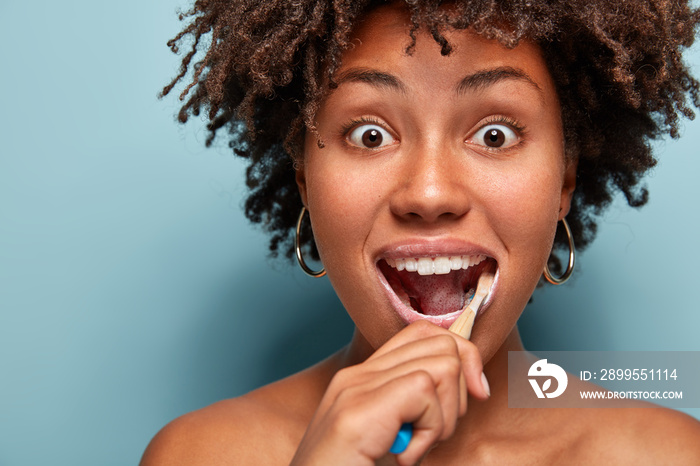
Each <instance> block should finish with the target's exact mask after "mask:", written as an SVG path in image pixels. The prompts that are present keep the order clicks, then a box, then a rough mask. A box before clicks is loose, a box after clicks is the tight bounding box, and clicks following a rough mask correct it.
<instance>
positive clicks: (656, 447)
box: [576, 403, 700, 465]
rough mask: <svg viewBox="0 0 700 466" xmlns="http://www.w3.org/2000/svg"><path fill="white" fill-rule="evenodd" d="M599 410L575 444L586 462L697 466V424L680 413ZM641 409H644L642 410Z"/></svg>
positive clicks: (699, 425)
mask: <svg viewBox="0 0 700 466" xmlns="http://www.w3.org/2000/svg"><path fill="white" fill-rule="evenodd" d="M631 406H635V407H630V408H620V409H601V410H592V411H596V413H595V418H597V419H596V421H595V422H592V423H590V424H589V428H588V429H587V432H586V434H585V435H582V436H581V437H580V441H579V442H577V448H576V450H578V452H580V453H581V454H582V455H583V456H584V457H587V459H588V460H591V461H595V462H602V463H607V464H634V465H647V464H648V465H658V464H673V465H697V464H700V422H699V421H698V420H697V419H694V418H693V417H691V416H688V415H687V414H684V413H682V412H680V411H674V410H671V409H666V408H661V407H648V406H649V405H644V404H642V403H636V404H632V405H631ZM642 406H644V407H642Z"/></svg>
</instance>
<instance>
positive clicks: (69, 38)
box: [0, 0, 700, 466]
mask: <svg viewBox="0 0 700 466" xmlns="http://www.w3.org/2000/svg"><path fill="white" fill-rule="evenodd" d="M3 3H4V4H3V17H4V19H5V21H3V23H4V25H3V27H2V28H0V50H1V51H2V59H3V65H2V73H0V88H1V89H2V92H0V108H1V109H2V114H1V115H0V136H1V138H0V465H3V466H4V465H12V466H14V465H43V464H52V465H95V464H100V465H125V464H136V463H137V462H138V460H139V458H140V456H141V453H142V451H143V449H144V448H145V446H146V444H147V443H148V441H149V439H150V438H151V437H152V436H153V435H154V434H155V433H156V431H157V430H158V429H159V428H160V427H162V426H163V425H164V424H165V423H166V422H168V421H169V420H171V419H173V418H174V417H177V416H178V415H180V414H183V413H185V412H187V411H190V410H193V409H197V408H200V407H202V406H205V405H207V404H210V403H212V402H214V401H216V400H219V399H222V398H226V397H231V396H236V395H240V394H242V393H244V392H246V391H248V390H250V389H253V388H255V387H257V386H259V385H261V384H263V383H266V382H269V381H271V380H274V379H276V378H279V377H281V376H284V375H286V374H289V373H291V372H293V371H296V370H298V369H300V368H302V367H304V366H306V365H308V364H310V363H311V362H314V361H316V360H317V359H319V358H321V357H322V356H323V355H325V354H327V353H329V352H330V351H332V350H334V349H336V348H338V347H339V346H341V345H342V344H343V343H344V342H345V341H346V340H347V338H349V336H350V334H351V324H350V322H349V320H348V318H347V317H346V316H345V314H344V312H343V310H342V307H341V306H340V304H339V302H338V301H337V299H336V298H335V295H334V294H333V291H332V289H331V288H330V286H329V284H328V282H327V280H325V279H321V280H312V279H310V278H307V277H306V276H304V275H302V274H301V272H300V271H298V270H297V269H296V267H294V266H290V265H288V264H287V263H285V262H284V261H281V260H280V261H271V260H270V259H267V257H266V245H267V238H266V237H265V236H263V235H262V233H261V232H260V231H259V230H257V229H255V228H253V227H251V226H249V225H248V223H247V222H246V220H245V219H244V217H243V215H242V213H241V209H240V204H241V199H242V193H243V192H244V190H243V187H242V179H243V178H242V177H243V167H242V165H241V163H240V162H239V161H238V160H236V159H235V158H234V157H233V156H232V155H231V154H230V152H229V151H228V149H226V147H225V145H224V144H219V146H218V147H215V148H213V149H209V150H205V149H204V148H203V147H204V144H203V141H204V139H205V137H206V134H205V131H204V129H203V124H202V122H201V121H193V122H192V123H191V124H189V125H187V126H184V127H183V126H180V125H177V124H176V123H175V122H174V113H175V111H176V109H177V104H178V102H177V100H176V98H175V97H174V96H173V97H168V98H166V99H164V100H162V101H159V100H157V99H156V93H157V92H158V91H159V90H160V88H161V87H162V85H163V84H164V83H166V82H167V81H168V80H169V78H170V77H171V76H173V75H174V74H175V71H176V68H177V66H178V59H177V57H175V56H173V55H172V54H170V52H169V51H168V50H167V48H166V46H165V42H166V40H167V39H169V38H170V37H172V36H174V35H175V34H176V33H177V31H178V30H179V23H178V21H177V19H176V15H175V10H176V7H177V4H174V3H173V2H169V1H163V0H154V1H149V2H136V1H135V0H125V1H122V2H88V1H86V0H64V1H62V2H49V1H46V0H43V1H41V0H40V1H38V2H3ZM693 61H694V62H695V63H700V55H699V54H697V53H695V54H694V57H693ZM699 129H700V121H698V122H692V123H691V122H688V123H687V124H686V125H685V131H684V133H685V136H684V138H683V139H682V140H680V141H677V142H676V141H673V142H666V143H661V144H659V153H660V155H661V163H660V164H659V166H658V167H657V168H656V169H655V170H654V172H653V173H652V174H651V176H650V178H649V180H648V185H649V188H650V190H651V194H652V195H651V201H650V203H649V205H648V206H646V207H645V208H643V209H642V210H639V211H635V210H632V209H629V208H627V207H625V206H623V205H622V203H618V204H616V205H615V206H613V208H612V209H611V210H610V211H609V212H608V213H607V214H606V215H605V217H604V219H603V221H602V222H601V226H600V234H599V237H598V240H597V241H596V242H595V243H594V244H593V245H592V246H591V248H590V249H589V250H588V251H587V252H586V253H585V254H583V255H581V256H579V263H578V264H579V266H578V268H577V270H576V275H575V278H574V279H573V282H572V283H570V284H567V285H566V286H562V287H558V288H553V287H547V288H546V289H544V290H540V291H538V292H537V293H536V296H535V301H534V303H533V304H532V305H531V306H529V307H528V309H527V310H526V311H525V314H524V317H523V319H522V322H521V328H522V329H523V333H524V336H523V338H524V340H525V342H526V344H527V345H528V346H529V348H530V349H541V350H623V349H624V350H696V351H697V350H700V340H699V339H698V328H699V327H700V313H699V312H698V310H699V309H698V305H697V290H698V288H697V287H698V284H697V278H698V273H697V264H698V263H700V254H699V253H698V248H697V230H698V227H699V226H700V225H699V224H698V214H697V205H698V201H699V200H700V187H699V185H700V183H698V180H697V177H698V173H700V160H698V158H697V157H696V154H695V153H696V152H697V147H698V144H699V143H700V131H698V130H699ZM289 402H290V403H293V402H294V400H289ZM699 411H700V410H689V412H691V413H692V414H694V415H696V416H698V415H699Z"/></svg>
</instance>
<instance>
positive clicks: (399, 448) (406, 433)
mask: <svg viewBox="0 0 700 466" xmlns="http://www.w3.org/2000/svg"><path fill="white" fill-rule="evenodd" d="M494 278H495V277H494V274H493V273H492V272H490V271H484V272H483V273H482V274H481V276H480V277H479V283H478V284H477V285H476V291H475V292H474V297H473V298H472V300H471V301H470V302H469V304H467V306H466V307H465V308H464V310H463V311H462V313H461V314H460V315H459V317H457V320H455V321H454V322H453V323H452V325H450V328H449V330H450V332H452V333H456V334H457V335H460V336H461V337H462V338H466V339H467V340H469V337H471V336H472V327H473V326H474V318H475V317H476V313H477V312H479V310H480V309H481V306H483V304H484V303H485V302H486V298H488V296H489V294H490V293H491V286H492V285H493V281H494ZM412 437H413V424H411V423H410V422H407V423H404V424H402V425H401V428H400V429H399V432H398V433H397V434H396V439H395V440H394V443H393V445H391V448H390V449H389V452H391V453H394V454H396V455H397V454H399V453H403V452H404V451H405V450H406V448H407V447H408V444H409V443H410V442H411V438H412Z"/></svg>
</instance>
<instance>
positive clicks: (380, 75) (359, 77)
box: [335, 68, 406, 93]
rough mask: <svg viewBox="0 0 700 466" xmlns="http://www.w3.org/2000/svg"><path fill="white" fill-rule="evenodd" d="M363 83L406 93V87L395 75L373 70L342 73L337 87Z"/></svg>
mask: <svg viewBox="0 0 700 466" xmlns="http://www.w3.org/2000/svg"><path fill="white" fill-rule="evenodd" d="M352 81H355V82H363V83H367V84H371V85H372V86H376V87H383V88H389V89H392V90H395V91H400V92H402V93H405V92H406V86H404V84H403V83H402V82H401V81H400V80H399V78H397V77H396V76H394V75H393V74H389V73H385V72H383V71H379V70H373V69H371V68H350V69H349V70H346V71H344V72H342V73H341V74H340V75H339V76H338V78H337V79H336V80H335V84H336V85H340V84H342V83H345V82H352Z"/></svg>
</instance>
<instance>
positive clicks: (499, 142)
mask: <svg viewBox="0 0 700 466" xmlns="http://www.w3.org/2000/svg"><path fill="white" fill-rule="evenodd" d="M519 139H520V138H519V136H518V135H517V134H516V133H515V131H513V130H512V129H511V128H510V127H508V126H506V125H505V124H490V125H486V126H484V127H483V128H481V129H480V130H479V131H477V132H476V133H475V134H474V136H473V137H472V141H473V142H474V143H475V144H478V145H480V146H485V147H487V148H489V149H506V148H508V147H511V146H513V145H515V144H517V143H518V141H519Z"/></svg>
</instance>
